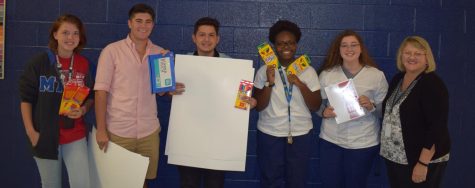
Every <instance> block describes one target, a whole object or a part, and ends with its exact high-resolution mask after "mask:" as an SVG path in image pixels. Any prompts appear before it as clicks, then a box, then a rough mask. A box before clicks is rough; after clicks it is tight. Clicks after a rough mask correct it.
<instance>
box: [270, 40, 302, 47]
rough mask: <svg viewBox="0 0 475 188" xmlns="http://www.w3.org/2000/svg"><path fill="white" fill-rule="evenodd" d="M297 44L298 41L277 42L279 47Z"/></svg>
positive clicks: (276, 44)
mask: <svg viewBox="0 0 475 188" xmlns="http://www.w3.org/2000/svg"><path fill="white" fill-rule="evenodd" d="M296 44H297V42H295V41H278V42H275V46H276V47H277V48H283V47H285V46H291V47H293V46H295V45H296Z"/></svg>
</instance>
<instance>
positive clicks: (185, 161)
mask: <svg viewBox="0 0 475 188" xmlns="http://www.w3.org/2000/svg"><path fill="white" fill-rule="evenodd" d="M175 63H176V64H175V76H176V80H177V82H182V83H184V84H185V87H186V91H185V92H184V93H183V94H182V95H176V96H173V101H172V108H171V112H170V121H169V127H168V135H167V143H166V149H165V155H168V163H169V164H176V165H183V166H191V167H198V168H207V169H215V170H228V171H244V170H245V164H246V148H247V134H248V125H249V109H247V110H242V109H238V108H235V107H234V102H235V100H236V96H237V91H238V87H239V83H240V81H241V80H249V81H252V80H253V78H254V69H253V68H252V61H251V60H242V59H231V58H215V57H202V56H189V55H176V59H175Z"/></svg>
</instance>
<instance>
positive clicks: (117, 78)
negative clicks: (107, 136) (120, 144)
mask: <svg viewBox="0 0 475 188" xmlns="http://www.w3.org/2000/svg"><path fill="white" fill-rule="evenodd" d="M161 50H162V48H161V47H159V46H157V45H155V44H153V43H152V41H150V40H149V41H148V42H147V47H146V52H145V55H144V57H143V58H142V59H140V56H139V54H138V53H137V51H136V50H135V44H134V43H133V42H132V40H131V39H130V38H129V36H127V38H126V39H123V40H120V41H117V42H114V43H111V44H109V45H107V46H106V47H105V48H104V49H103V50H102V52H101V55H100V56H99V62H98V64H97V75H96V83H95V85H94V90H102V91H107V92H108V95H107V111H106V124H107V130H108V131H110V132H111V133H113V134H115V135H118V136H121V137H125V138H143V137H146V136H148V135H150V134H152V133H153V132H155V131H156V130H157V129H159V128H160V123H159V121H158V117H157V103H156V98H155V96H156V95H155V94H152V92H151V86H150V76H149V75H150V73H149V67H148V55H150V54H157V53H159V52H160V51H161Z"/></svg>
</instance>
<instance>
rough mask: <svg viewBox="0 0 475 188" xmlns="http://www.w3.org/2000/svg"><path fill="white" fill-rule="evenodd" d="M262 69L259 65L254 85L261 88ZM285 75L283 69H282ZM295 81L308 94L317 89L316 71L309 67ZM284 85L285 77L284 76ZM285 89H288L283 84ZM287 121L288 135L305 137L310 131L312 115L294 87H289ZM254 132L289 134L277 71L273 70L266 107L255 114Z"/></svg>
mask: <svg viewBox="0 0 475 188" xmlns="http://www.w3.org/2000/svg"><path fill="white" fill-rule="evenodd" d="M266 70H267V67H266V66H262V67H261V68H260V69H259V70H258V71H257V74H256V79H255V81H254V86H255V87H256V88H259V89H263V88H264V85H265V82H266V81H267V75H266ZM283 72H284V74H285V68H284V71H283ZM298 77H299V79H300V80H301V81H302V82H303V83H305V84H306V85H307V87H308V88H309V89H310V91H312V92H314V91H317V90H319V89H320V82H319V81H318V76H317V72H316V71H315V69H313V68H312V67H308V68H307V69H306V70H305V71H304V72H302V73H301V74H300V75H299V76H298ZM285 80H286V82H287V76H286V75H285ZM287 86H289V84H288V82H287ZM290 116H291V117H290V118H291V125H290V127H291V131H292V136H300V135H304V134H307V133H308V132H309V131H310V130H311V129H312V128H313V124H312V116H311V114H310V110H309V109H308V108H307V105H306V104H305V101H304V99H303V96H302V93H300V90H299V88H298V87H296V86H293V88H292V100H291V101H290ZM257 129H258V130H260V131H262V132H263V133H266V134H269V135H271V136H276V137H286V136H288V134H289V116H288V102H287V98H286V96H285V91H284V85H283V83H282V79H281V77H280V76H279V71H278V69H275V86H274V87H272V93H271V96H270V101H269V105H267V107H266V108H265V109H264V110H262V111H261V112H259V120H258V121H257Z"/></svg>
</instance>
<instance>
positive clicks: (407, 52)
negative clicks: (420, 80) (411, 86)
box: [402, 43, 427, 74]
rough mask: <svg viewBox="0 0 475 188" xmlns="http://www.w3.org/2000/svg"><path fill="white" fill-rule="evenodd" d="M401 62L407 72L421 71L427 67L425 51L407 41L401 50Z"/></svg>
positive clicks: (416, 72) (417, 72)
mask: <svg viewBox="0 0 475 188" xmlns="http://www.w3.org/2000/svg"><path fill="white" fill-rule="evenodd" d="M402 64H403V65H404V69H405V71H406V72H408V73H415V74H419V73H422V72H423V71H425V70H426V68H427V57H426V52H425V51H424V50H423V49H419V48H416V47H415V46H414V45H412V44H411V43H408V44H407V45H406V46H405V47H404V49H403V50H402Z"/></svg>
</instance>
